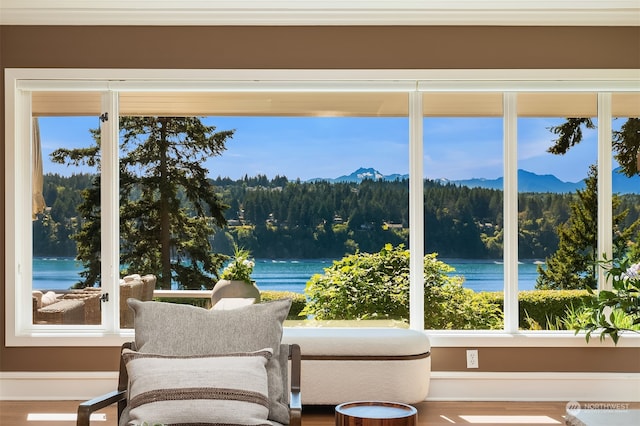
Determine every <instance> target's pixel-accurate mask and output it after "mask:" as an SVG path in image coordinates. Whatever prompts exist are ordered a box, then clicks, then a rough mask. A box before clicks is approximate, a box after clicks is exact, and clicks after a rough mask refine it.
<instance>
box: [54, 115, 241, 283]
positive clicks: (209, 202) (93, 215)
mask: <svg viewBox="0 0 640 426" xmlns="http://www.w3.org/2000/svg"><path fill="white" fill-rule="evenodd" d="M120 129H121V140H120V241H121V244H120V262H121V264H122V265H125V266H126V271H125V273H134V272H137V273H153V274H156V275H157V276H158V282H159V285H160V287H161V288H164V289H169V288H171V283H172V281H175V282H177V284H178V286H179V287H180V288H188V289H201V288H212V287H213V285H214V283H215V277H217V271H218V269H219V268H220V266H221V264H222V262H223V259H224V258H223V256H221V255H217V254H214V253H212V251H211V244H210V237H211V236H212V235H213V234H214V231H215V227H216V226H218V227H222V226H224V225H225V224H226V220H225V218H224V210H225V209H226V208H227V206H226V205H224V204H223V203H222V201H221V200H220V199H219V197H218V196H217V194H216V192H215V187H214V186H213V184H212V183H211V181H210V180H209V179H208V178H207V172H208V170H207V169H206V168H204V167H203V164H204V161H205V160H206V159H207V158H209V157H211V156H216V155H220V154H221V153H222V152H223V151H224V150H225V143H226V141H227V140H228V139H229V138H231V137H232V136H233V131H232V130H229V131H221V132H216V131H215V130H216V128H215V127H214V126H206V125H204V124H203V123H202V121H201V120H200V119H199V118H197V117H121V118H120ZM93 136H94V140H95V146H92V147H90V148H81V149H70V150H69V149H58V150H57V151H55V152H54V153H53V154H52V159H53V161H55V162H58V163H68V164H87V165H97V166H99V163H100V159H99V153H100V150H99V145H100V138H99V133H98V132H97V131H94V132H93ZM99 193H100V176H99V175H98V176H97V177H96V179H95V180H94V182H93V187H92V188H89V189H88V190H86V191H85V192H84V193H83V202H82V204H81V205H80V207H79V210H80V212H81V216H82V218H83V224H82V228H81V230H80V232H79V233H78V234H77V235H76V237H75V239H76V241H77V243H78V256H77V258H78V259H79V260H80V261H82V263H83V265H84V267H85V270H84V271H83V273H82V277H83V281H82V282H81V283H80V285H81V286H93V285H94V284H96V283H100V279H101V277H100V197H99Z"/></svg>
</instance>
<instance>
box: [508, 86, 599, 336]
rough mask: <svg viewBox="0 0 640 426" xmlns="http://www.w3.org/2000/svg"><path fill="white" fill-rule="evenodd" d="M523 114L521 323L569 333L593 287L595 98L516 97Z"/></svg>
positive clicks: (520, 133) (520, 137) (520, 142)
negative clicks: (582, 299) (566, 330)
mask: <svg viewBox="0 0 640 426" xmlns="http://www.w3.org/2000/svg"><path fill="white" fill-rule="evenodd" d="M521 101H522V103H523V108H520V102H521ZM518 111H519V112H520V117H519V118H518V194H519V195H518V212H519V213H518V258H519V263H520V266H519V274H518V288H519V290H520V293H519V303H520V318H519V324H520V327H521V328H523V329H533V330H539V329H543V330H545V329H553V330H556V329H571V328H572V327H571V321H572V320H573V319H574V318H575V317H574V316H572V312H573V313H575V311H574V309H578V306H579V305H580V304H581V302H580V298H581V296H582V295H584V293H585V291H584V289H585V288H586V287H587V286H588V287H591V288H595V286H596V276H595V274H594V266H593V261H594V260H595V257H596V251H597V206H598V204H597V173H596V172H597V171H596V166H597V164H596V163H597V143H598V141H597V136H598V135H597V129H596V127H597V124H598V123H597V120H596V119H595V116H594V115H591V114H595V111H596V95H595V94H594V93H580V94H572V93H552V94H549V93H525V94H519V95H518ZM582 114H584V115H582ZM566 117H571V118H566ZM549 290H550V291H554V293H548V291H549ZM556 290H566V291H564V292H562V293H555V291H556ZM547 297H552V298H553V299H551V298H550V299H548V301H547V302H544V300H545V298H547ZM540 300H543V302H542V306H540Z"/></svg>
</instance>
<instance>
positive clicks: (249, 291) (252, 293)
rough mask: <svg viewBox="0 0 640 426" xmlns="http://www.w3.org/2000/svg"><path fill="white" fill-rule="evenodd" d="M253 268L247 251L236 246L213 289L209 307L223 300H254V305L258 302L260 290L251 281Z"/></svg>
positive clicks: (253, 262) (253, 265) (252, 261)
mask: <svg viewBox="0 0 640 426" xmlns="http://www.w3.org/2000/svg"><path fill="white" fill-rule="evenodd" d="M254 267H255V261H254V260H253V259H251V253H250V252H249V250H246V249H242V248H240V247H238V246H237V245H236V246H235V247H234V253H233V256H232V257H231V259H230V261H229V263H228V264H227V265H226V266H225V267H224V269H223V270H222V272H221V273H220V279H219V280H218V282H217V283H216V285H215V286H214V287H213V292H212V293H211V306H215V304H216V303H218V302H219V301H220V299H223V298H241V299H254V303H257V302H259V301H260V290H259V289H258V287H257V286H256V283H255V281H253V280H252V279H251V274H252V273H253V268H254Z"/></svg>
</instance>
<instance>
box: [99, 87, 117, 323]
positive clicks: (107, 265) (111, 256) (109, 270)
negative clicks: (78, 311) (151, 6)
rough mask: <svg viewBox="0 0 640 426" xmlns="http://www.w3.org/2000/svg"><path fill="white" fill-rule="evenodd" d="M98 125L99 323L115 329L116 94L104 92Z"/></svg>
mask: <svg viewBox="0 0 640 426" xmlns="http://www.w3.org/2000/svg"><path fill="white" fill-rule="evenodd" d="M101 114H102V116H101V124H100V147H101V160H100V174H101V177H100V204H101V206H102V207H101V221H100V235H101V240H100V241H101V243H100V244H101V248H100V250H101V254H102V257H101V259H102V263H101V265H100V267H101V277H102V278H101V286H102V291H103V292H104V293H109V298H108V301H105V302H103V305H102V307H103V309H102V312H103V317H102V320H103V324H104V325H105V326H106V328H107V329H108V330H116V329H117V328H118V326H117V320H118V318H119V316H118V315H117V311H118V309H119V306H120V300H119V299H120V297H119V296H120V295H119V291H118V285H117V284H118V281H119V278H120V256H119V253H120V218H119V214H118V211H119V205H120V200H119V193H120V184H119V183H120V179H119V164H118V163H119V161H118V133H119V127H118V93H117V92H106V93H104V94H103V96H102V113H101Z"/></svg>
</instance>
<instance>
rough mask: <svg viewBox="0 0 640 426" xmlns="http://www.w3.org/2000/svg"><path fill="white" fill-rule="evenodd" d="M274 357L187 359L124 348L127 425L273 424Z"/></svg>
mask: <svg viewBox="0 0 640 426" xmlns="http://www.w3.org/2000/svg"><path fill="white" fill-rule="evenodd" d="M271 355H272V350H271V349H270V348H267V349H263V350H260V351H256V352H246V353H233V354H225V355H208V356H203V355H198V356H188V357H182V356H166V355H158V354H149V353H140V352H135V351H131V350H128V349H125V350H124V352H123V355H122V356H123V358H124V361H125V363H126V366H127V373H128V375H129V395H128V406H129V407H128V408H129V423H128V424H130V425H139V424H143V423H145V422H146V423H147V424H158V423H159V424H171V425H180V424H182V425H186V424H198V425H220V424H229V425H265V424H269V422H268V421H267V416H268V415H269V398H268V382H267V370H266V364H267V361H268V360H269V358H271Z"/></svg>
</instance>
